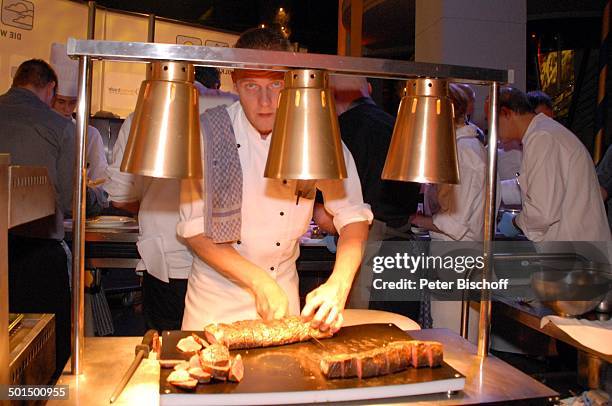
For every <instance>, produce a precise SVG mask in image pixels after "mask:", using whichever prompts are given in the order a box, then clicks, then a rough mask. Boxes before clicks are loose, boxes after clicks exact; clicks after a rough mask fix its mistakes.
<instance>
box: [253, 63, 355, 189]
mask: <svg viewBox="0 0 612 406" xmlns="http://www.w3.org/2000/svg"><path fill="white" fill-rule="evenodd" d="M264 176H265V177H267V178H274V179H301V180H308V179H344V178H346V176H347V175H346V165H345V163H344V155H343V154H342V143H341V141H340V128H339V125H338V117H337V115H336V106H335V104H334V98H333V95H332V94H331V92H330V90H329V78H328V74H327V72H325V71H321V70H312V69H300V70H291V71H289V72H287V73H286V74H285V88H284V89H283V91H282V92H281V94H280V98H279V101H278V110H277V112H276V120H275V121H274V128H273V130H272V140H271V141H270V151H269V153H268V160H267V162H266V169H265V172H264Z"/></svg>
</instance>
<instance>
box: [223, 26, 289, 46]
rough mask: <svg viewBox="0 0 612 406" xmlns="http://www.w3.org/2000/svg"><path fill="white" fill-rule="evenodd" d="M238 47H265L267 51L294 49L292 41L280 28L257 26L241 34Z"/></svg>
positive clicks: (237, 42) (237, 43)
mask: <svg viewBox="0 0 612 406" xmlns="http://www.w3.org/2000/svg"><path fill="white" fill-rule="evenodd" d="M235 47H236V48H248V49H263V50H267V51H292V50H293V49H292V48H291V43H290V42H289V41H288V40H287V38H285V36H284V35H283V34H282V33H281V32H280V31H278V30H274V29H272V28H268V27H266V28H262V27H255V28H251V29H249V30H247V31H245V32H243V33H242V34H241V35H240V38H238V41H236V45H235Z"/></svg>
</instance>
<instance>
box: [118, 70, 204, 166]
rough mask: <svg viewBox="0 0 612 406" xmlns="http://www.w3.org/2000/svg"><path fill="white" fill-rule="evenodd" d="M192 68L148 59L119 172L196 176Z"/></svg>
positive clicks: (195, 100) (197, 138) (196, 125)
mask: <svg viewBox="0 0 612 406" xmlns="http://www.w3.org/2000/svg"><path fill="white" fill-rule="evenodd" d="M194 77H195V70H194V67H193V65H192V64H188V63H184V62H169V61H162V62H152V63H150V64H149V65H148V66H147V78H146V80H145V81H143V82H142V84H141V86H140V92H139V93H138V101H137V102H136V110H135V111H134V116H133V119H132V127H131V129H130V135H129V139H128V143H127V146H126V151H125V154H124V156H123V161H122V162H121V170H122V171H124V172H130V173H135V174H139V175H145V176H152V177H156V178H201V177H202V159H201V153H200V121H199V113H198V110H199V109H198V91H197V89H196V87H195V86H194V84H193V81H194Z"/></svg>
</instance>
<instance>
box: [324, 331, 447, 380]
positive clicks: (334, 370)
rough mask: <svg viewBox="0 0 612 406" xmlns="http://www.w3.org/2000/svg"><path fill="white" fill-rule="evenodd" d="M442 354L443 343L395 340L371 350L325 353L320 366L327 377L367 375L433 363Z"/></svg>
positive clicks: (439, 360) (436, 364)
mask: <svg viewBox="0 0 612 406" xmlns="http://www.w3.org/2000/svg"><path fill="white" fill-rule="evenodd" d="M442 358H443V352H442V344H440V343H438V342H435V341H416V340H413V341H396V342H392V343H389V344H388V345H386V346H384V347H381V348H375V349H372V350H367V351H359V352H353V353H344V354H334V355H327V356H325V357H323V358H322V359H321V362H320V364H319V366H320V368H321V372H322V373H323V375H324V376H325V377H326V378H328V379H333V378H370V377H374V376H381V375H386V374H392V373H395V372H399V371H403V370H405V369H407V368H408V367H409V366H414V367H415V368H416V367H423V366H428V367H436V366H439V365H440V364H441V363H442Z"/></svg>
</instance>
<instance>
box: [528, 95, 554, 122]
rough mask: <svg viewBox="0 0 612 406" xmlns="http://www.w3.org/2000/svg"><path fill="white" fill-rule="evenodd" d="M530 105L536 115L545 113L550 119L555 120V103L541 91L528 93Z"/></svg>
mask: <svg viewBox="0 0 612 406" xmlns="http://www.w3.org/2000/svg"><path fill="white" fill-rule="evenodd" d="M527 98H528V99H529V104H531V107H533V112H534V113H535V114H540V113H544V114H545V115H547V116H548V117H550V118H554V117H555V116H554V112H553V103H552V99H551V98H550V96H549V95H547V94H546V93H544V92H542V91H541V90H533V91H531V92H529V93H527Z"/></svg>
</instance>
